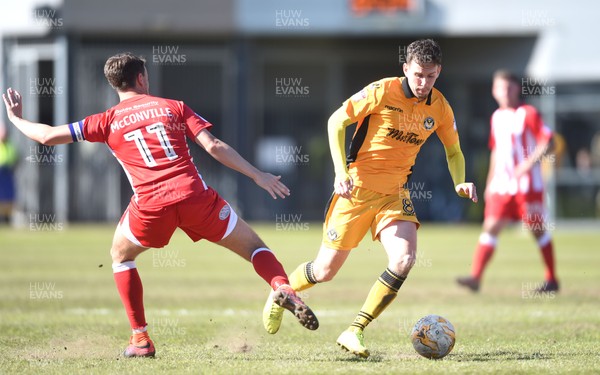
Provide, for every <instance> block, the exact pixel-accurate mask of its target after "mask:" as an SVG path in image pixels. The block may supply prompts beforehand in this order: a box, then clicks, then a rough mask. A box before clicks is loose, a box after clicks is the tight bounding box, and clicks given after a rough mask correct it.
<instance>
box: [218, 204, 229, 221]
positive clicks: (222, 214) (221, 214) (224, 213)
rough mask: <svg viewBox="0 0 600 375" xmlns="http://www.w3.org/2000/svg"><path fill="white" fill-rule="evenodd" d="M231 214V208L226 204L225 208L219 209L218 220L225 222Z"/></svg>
mask: <svg viewBox="0 0 600 375" xmlns="http://www.w3.org/2000/svg"><path fill="white" fill-rule="evenodd" d="M230 213H231V207H229V205H228V204H226V205H225V206H223V208H221V211H219V220H225V219H227V218H228V217H229V214H230Z"/></svg>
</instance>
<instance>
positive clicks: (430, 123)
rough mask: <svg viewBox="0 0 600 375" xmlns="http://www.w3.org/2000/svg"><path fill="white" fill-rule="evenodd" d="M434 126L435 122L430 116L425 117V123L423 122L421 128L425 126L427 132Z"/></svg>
mask: <svg viewBox="0 0 600 375" xmlns="http://www.w3.org/2000/svg"><path fill="white" fill-rule="evenodd" d="M434 125H435V120H434V119H433V117H431V116H430V117H427V118H426V119H425V121H423V126H425V129H427V130H431V129H432V128H433V126H434Z"/></svg>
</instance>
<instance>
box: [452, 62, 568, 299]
mask: <svg viewBox="0 0 600 375" xmlns="http://www.w3.org/2000/svg"><path fill="white" fill-rule="evenodd" d="M520 93H521V83H520V82H519V79H518V78H517V77H516V76H515V75H514V74H512V73H510V72H508V71H505V70H499V71H497V72H496V73H495V74H494V81H493V87H492V95H493V96H494V99H495V100H496V101H497V102H498V107H499V108H498V109H497V110H496V111H495V112H494V113H493V115H492V119H491V131H490V140H489V147H490V149H491V156H490V168H489V171H488V177H487V187H486V190H485V195H484V196H485V212H484V216H485V218H484V222H483V232H482V233H481V235H480V236H479V243H478V244H477V248H476V249H475V254H474V255H473V263H472V269H471V275H470V276H467V277H460V278H458V279H457V282H458V284H459V285H462V286H464V287H466V288H468V289H470V290H472V291H474V292H476V291H478V290H479V286H480V283H481V278H482V275H483V271H484V270H485V268H486V266H487V265H488V262H489V261H490V259H491V257H492V255H493V253H494V249H495V248H496V243H497V238H498V235H499V234H500V232H501V231H502V229H503V228H504V227H505V226H506V225H507V224H508V223H510V222H511V221H521V222H522V223H523V227H524V228H527V229H528V230H530V231H531V233H533V235H534V236H535V239H536V241H537V245H538V247H539V248H540V251H541V253H542V260H543V262H544V266H545V269H546V271H545V280H544V282H543V283H542V284H541V285H540V286H539V288H538V289H537V292H557V291H558V289H559V284H558V280H557V278H556V271H555V265H554V249H553V245H552V237H551V235H550V232H549V230H548V229H550V226H549V224H548V222H547V215H546V212H545V210H544V181H543V179H542V171H541V167H540V163H539V161H540V159H541V158H542V157H543V156H544V155H545V153H546V151H547V149H548V147H549V144H550V142H551V139H552V131H551V130H550V129H549V128H548V127H547V126H546V125H544V122H543V121H542V117H541V116H540V114H539V113H538V111H537V110H536V109H535V107H533V106H531V105H528V104H524V103H523V102H522V101H521V98H520Z"/></svg>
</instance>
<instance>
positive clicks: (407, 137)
mask: <svg viewBox="0 0 600 375" xmlns="http://www.w3.org/2000/svg"><path fill="white" fill-rule="evenodd" d="M385 136H386V137H389V138H392V139H396V140H398V141H400V142H404V143H408V144H412V145H416V146H419V145H421V144H422V143H423V142H425V140H424V139H420V138H419V135H418V134H417V133H413V132H405V131H404V130H398V129H394V128H388V133H387V134H386V135H385Z"/></svg>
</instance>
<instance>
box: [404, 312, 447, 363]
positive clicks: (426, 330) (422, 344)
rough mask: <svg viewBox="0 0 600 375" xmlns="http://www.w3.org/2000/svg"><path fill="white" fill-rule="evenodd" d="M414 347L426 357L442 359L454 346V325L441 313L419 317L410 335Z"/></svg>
mask: <svg viewBox="0 0 600 375" xmlns="http://www.w3.org/2000/svg"><path fill="white" fill-rule="evenodd" d="M410 339H411V340H412V344H413V347H414V348H415V350H416V351H417V353H419V354H420V355H422V356H423V357H425V358H429V359H440V358H443V357H445V356H446V355H447V354H448V353H450V352H451V351H452V348H454V342H455V340H456V337H455V333H454V326H453V325H452V323H450V322H449V321H448V320H446V319H444V318H442V317H441V316H439V315H427V316H424V317H423V318H421V319H419V321H418V322H417V324H415V326H414V327H413V330H412V333H411V335H410Z"/></svg>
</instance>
